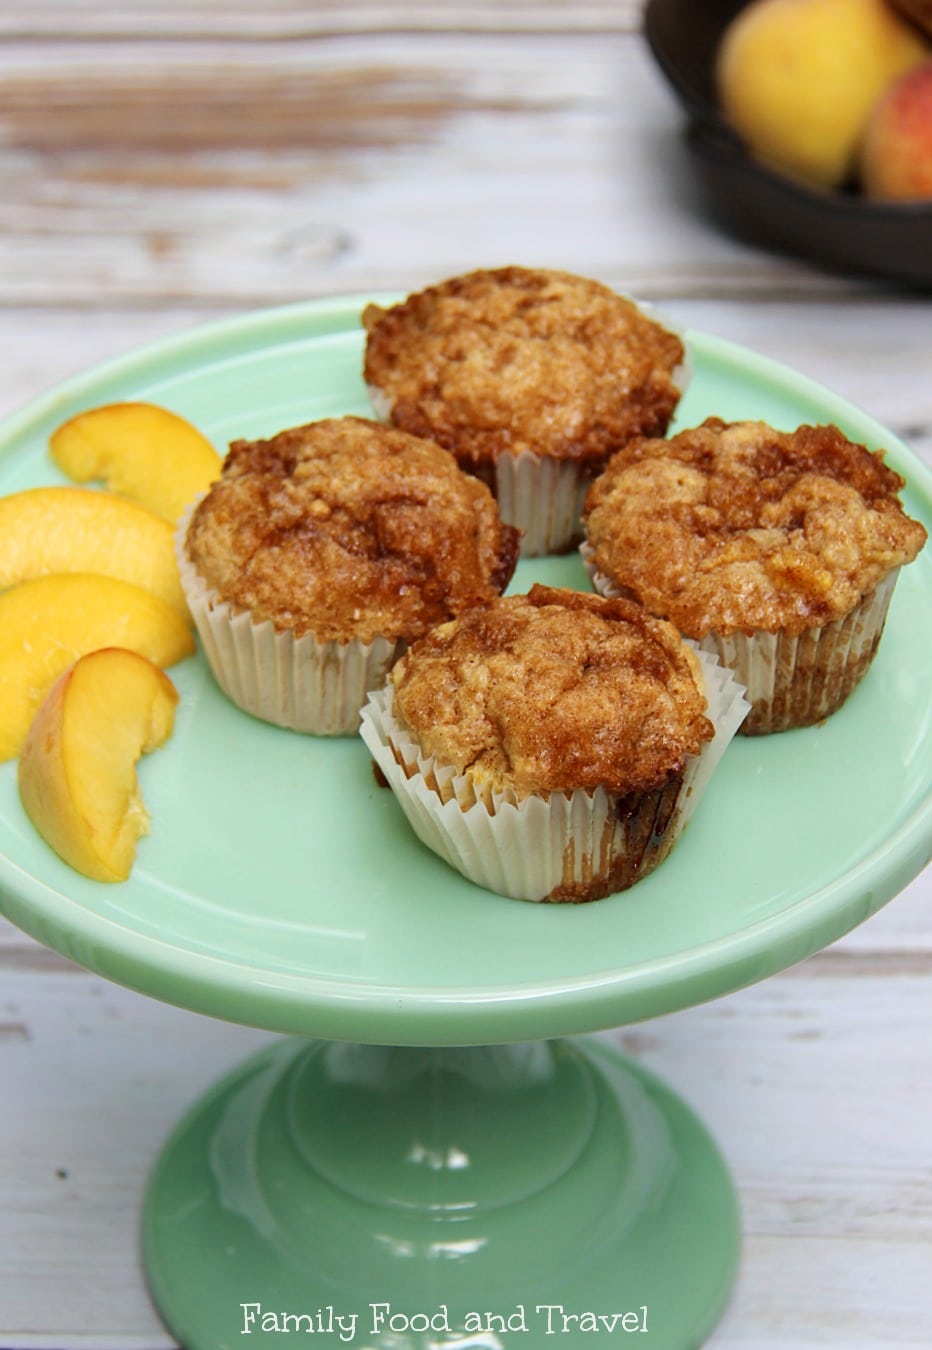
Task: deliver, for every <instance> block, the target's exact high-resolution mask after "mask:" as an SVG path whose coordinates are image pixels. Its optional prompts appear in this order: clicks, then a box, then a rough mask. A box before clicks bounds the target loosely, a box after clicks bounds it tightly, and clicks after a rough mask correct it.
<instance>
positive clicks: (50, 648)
mask: <svg viewBox="0 0 932 1350" xmlns="http://www.w3.org/2000/svg"><path fill="white" fill-rule="evenodd" d="M98 647H129V648H130V649H131V650H132V651H136V652H139V653H140V654H141V655H143V656H147V657H148V658H149V660H150V661H154V662H155V663H156V665H159V666H171V665H174V663H175V662H176V661H180V660H182V658H183V657H185V656H190V655H191V653H192V652H193V651H194V639H193V637H192V635H191V630H190V628H189V627H188V625H187V624H186V623H185V621H184V619H183V618H182V617H181V615H180V614H179V613H178V611H177V610H176V609H173V608H172V607H171V605H167V604H166V603H165V601H164V600H160V599H159V598H158V596H156V595H153V594H152V593H151V591H144V590H143V589H142V588H141V587H140V586H134V585H133V584H132V582H129V581H120V580H118V579H117V578H116V577H104V576H94V575H91V574H89V573H81V572H75V573H72V574H68V573H60V574H58V573H56V574H55V575H54V576H49V577H36V578H34V580H32V581H21V582H20V583H19V585H18V586H11V587H10V589H9V590H8V591H4V592H3V593H2V594H0V760H6V759H13V758H14V756H16V755H18V754H19V752H20V749H21V747H22V744H23V741H24V740H25V737H26V732H27V731H28V730H29V724H30V722H31V721H32V719H33V717H34V716H35V714H36V710H37V709H38V707H39V705H40V703H41V702H42V700H43V699H44V698H45V696H46V694H47V693H48V691H49V689H50V688H51V687H52V685H53V684H54V683H55V681H56V680H57V679H58V677H59V675H61V674H62V673H63V671H65V670H67V668H68V666H70V665H71V663H72V662H73V661H75V660H77V658H78V657H79V656H84V655H85V653H87V652H92V651H94V650H96V649H97V648H98Z"/></svg>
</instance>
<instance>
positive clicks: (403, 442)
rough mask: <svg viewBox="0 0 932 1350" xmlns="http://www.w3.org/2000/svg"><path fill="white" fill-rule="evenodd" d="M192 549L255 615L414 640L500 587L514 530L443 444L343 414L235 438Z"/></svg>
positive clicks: (318, 632)
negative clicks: (266, 436)
mask: <svg viewBox="0 0 932 1350" xmlns="http://www.w3.org/2000/svg"><path fill="white" fill-rule="evenodd" d="M187 551H188V553H189V555H190V558H191V560H192V562H193V563H194V565H195V567H196V568H197V569H198V571H199V572H200V574H201V575H202V576H203V578H204V579H205V581H206V582H207V583H208V585H209V586H211V587H212V588H213V590H214V591H215V592H216V593H217V595H218V597H219V598H220V599H221V600H223V601H226V602H227V603H229V604H231V605H232V606H234V607H235V608H237V609H240V610H244V611H248V612H249V613H250V614H251V615H252V617H253V619H254V620H255V621H256V622H261V621H263V620H270V621H271V622H272V623H273V624H274V625H275V627H276V628H277V629H289V630H291V631H293V632H294V633H295V634H296V635H298V636H300V635H301V634H303V633H308V632H310V633H313V634H314V636H315V637H316V638H317V639H318V640H320V641H328V640H329V641H335V642H349V641H351V640H357V641H361V642H371V641H373V640H374V639H375V638H377V637H389V638H393V639H396V638H400V639H403V640H405V641H410V640H411V639H412V638H415V637H418V636H419V635H420V634H421V633H423V632H426V631H427V629H428V628H430V627H432V626H433V625H434V624H437V623H442V622H444V621H445V620H447V619H449V618H451V617H453V616H454V615H456V614H459V613H460V612H461V610H463V609H466V608H468V607H469V606H470V605H474V604H478V603H482V602H485V601H488V600H491V599H492V598H493V597H494V596H496V595H498V594H499V593H500V592H501V591H502V590H503V589H504V587H505V586H506V585H507V584H508V581H509V580H510V578H511V574H512V572H513V570H514V566H515V562H516V560H517V536H516V532H515V531H514V530H513V529H512V528H511V527H509V526H506V525H503V524H502V522H501V519H500V517H499V514H498V509H497V507H496V505H495V502H494V500H493V498H492V496H491V494H490V493H489V491H488V490H487V489H486V488H485V487H484V486H483V485H482V484H481V483H478V482H477V481H476V480H475V479H473V478H471V477H469V476H468V475H466V474H463V473H461V472H460V471H458V470H457V468H456V465H455V464H453V463H451V461H450V457H449V455H447V454H445V453H444V452H443V451H442V450H440V449H439V447H437V446H436V445H433V444H431V443H430V442H428V441H424V440H421V439H418V438H415V437H413V436H409V435H407V434H405V433H404V432H400V431H396V430H393V429H392V428H389V427H385V426H383V425H382V424H381V423H378V422H373V421H368V420H366V419H364V418H356V417H344V418H333V419H328V420H324V421H320V422H312V423H310V424H309V425H307V426H302V427H295V428H293V429H290V430H288V431H283V432H281V433H280V434H279V435H277V436H275V437H273V438H272V439H271V440H265V441H234V442H233V444H232V445H231V447H230V451H229V454H228V455H227V458H226V461H225V463H224V469H223V475H222V477H221V478H220V480H219V481H218V482H217V483H216V484H215V485H214V487H213V488H212V489H211V490H210V492H209V493H208V494H207V496H206V497H205V498H204V500H203V501H202V502H201V503H200V504H199V506H198V507H197V509H196V510H195V512H194V515H193V517H192V519H191V523H190V527H189V529H188V533H187Z"/></svg>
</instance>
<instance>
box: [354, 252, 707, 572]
mask: <svg viewBox="0 0 932 1350" xmlns="http://www.w3.org/2000/svg"><path fill="white" fill-rule="evenodd" d="M363 324H364V326H365V328H366V331H367V340H366V355H365V378H366V382H367V384H368V386H369V389H370V393H371V395H372V399H373V406H374V407H375V408H376V411H377V412H378V413H379V415H381V416H384V417H386V418H387V419H388V420H390V421H391V422H392V423H393V424H394V425H395V426H397V427H400V428H402V429H403V430H404V431H408V432H411V433H412V434H413V435H415V436H427V437H430V439H432V440H435V441H437V442H438V443H439V444H440V445H442V446H444V447H445V448H446V449H447V450H449V451H450V452H451V453H452V454H453V455H455V457H456V460H457V462H458V463H459V465H460V466H461V467H462V468H463V469H466V470H467V471H468V472H469V473H472V474H475V475H476V476H477V477H479V478H481V479H482V480H483V481H484V482H486V483H488V485H489V487H490V488H491V489H492V491H493V493H494V494H495V496H496V498H497V500H498V503H499V507H500V510H501V513H502V517H503V519H504V520H506V521H508V522H509V523H510V524H512V525H516V526H517V527H518V528H519V529H520V530H521V531H522V532H523V539H522V545H521V551H522V553H523V554H524V555H526V556H534V555H539V554H543V553H552V552H561V551H565V550H566V549H568V548H570V547H571V546H572V545H573V543H574V542H577V541H578V539H579V537H580V523H579V518H580V511H581V509H582V502H583V498H584V496H585V490H586V487H587V485H588V482H589V480H590V479H591V478H592V477H594V475H595V474H596V473H598V472H599V470H600V469H601V468H602V466H603V465H604V464H605V463H606V461H607V460H608V459H609V457H610V456H611V455H612V454H613V452H614V451H615V450H617V449H618V448H619V447H620V446H622V445H624V444H625V442H626V441H628V440H630V438H631V437H632V436H636V435H644V436H662V435H663V434H664V432H665V431H666V429H667V426H668V424H669V422H670V419H671V417H672V416H673V412H674V410H675V408H676V405H677V402H678V400H679V397H680V394H681V392H682V390H683V388H684V386H685V373H684V371H685V367H684V361H685V351H684V347H683V343H682V342H681V340H680V338H679V337H678V336H677V335H676V334H674V333H671V332H668V331H667V330H666V329H665V328H663V327H662V326H661V325H660V324H659V323H656V322H655V321H654V320H652V319H651V318H649V317H648V316H647V314H645V313H644V312H643V311H642V310H641V309H640V308H638V306H637V305H636V304H634V303H633V301H631V300H628V299H625V298H623V297H622V296H620V295H616V294H615V293H614V292H613V291H611V290H609V289H608V287H607V286H602V285H600V284H599V283H598V282H595V281H589V280H586V279H585V278H583V277H576V276H571V275H569V274H567V273H565V272H554V271H542V270H532V269H529V268H524V267H504V268H500V269H498V270H495V271H478V272H471V273H469V274H468V275H466V276H461V277H454V278H453V279H452V280H449V281H445V282H443V283H441V284H440V285H437V286H432V287H430V288H429V289H427V290H424V291H421V292H419V293H418V294H415V295H411V296H409V297H408V299H407V300H405V301H404V302H403V303H402V304H398V305H395V306H393V307H392V308H391V309H387V310H385V309H380V308H379V307H378V306H376V305H369V306H368V307H367V308H366V310H365V311H364V313H363Z"/></svg>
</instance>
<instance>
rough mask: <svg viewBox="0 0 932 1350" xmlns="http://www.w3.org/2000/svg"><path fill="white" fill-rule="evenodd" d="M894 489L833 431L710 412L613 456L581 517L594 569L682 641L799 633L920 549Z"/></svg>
mask: <svg viewBox="0 0 932 1350" xmlns="http://www.w3.org/2000/svg"><path fill="white" fill-rule="evenodd" d="M903 486H904V480H903V479H902V478H901V477H900V475H899V474H897V473H895V472H894V470H892V469H891V468H889V467H888V466H887V465H885V464H884V462H883V456H882V454H881V453H880V452H872V451H869V450H868V449H867V448H866V447H865V446H863V445H857V444H855V443H853V442H851V441H849V440H848V439H847V438H846V437H845V436H844V435H843V434H842V432H841V431H840V430H839V429H838V428H837V427H834V426H821V427H810V426H802V427H799V428H798V429H797V430H795V431H791V432H783V431H777V430H774V429H773V428H772V427H770V426H767V425H766V424H765V423H763V422H734V423H726V422H724V421H722V420H721V419H718V418H709V419H708V420H707V421H706V422H704V423H703V424H702V425H701V426H700V427H696V428H694V429H691V430H689V431H683V432H681V433H680V434H679V435H677V436H673V437H671V438H670V439H669V440H659V439H647V438H639V439H637V440H635V441H632V442H631V444H630V445H628V446H626V447H625V448H624V449H623V450H621V451H619V453H618V454H617V455H615V456H614V457H613V458H612V460H611V461H610V463H609V464H608V465H607V467H606V469H605V471H604V472H603V473H602V474H601V475H600V477H599V478H597V479H596V480H595V482H594V483H593V484H592V487H591V488H590V490H589V493H588V496H587V500H586V507H585V512H584V520H585V524H586V530H587V535H588V541H589V544H590V546H591V548H592V551H593V556H592V561H593V563H594V565H595V567H596V568H597V569H598V570H599V571H600V572H602V573H604V574H605V575H606V576H607V577H609V578H610V580H611V581H613V582H614V583H615V585H616V586H617V587H618V588H619V589H620V590H621V591H622V593H623V594H626V595H629V596H631V597H632V598H634V599H636V600H639V601H640V602H641V603H642V604H644V605H645V606H646V607H647V608H648V609H649V610H650V611H651V612H652V613H653V614H656V615H659V616H661V617H663V618H665V619H669V620H670V622H671V623H673V624H675V625H676V627H677V628H678V629H679V630H680V631H681V632H682V633H684V634H686V635H687V636H689V637H692V638H702V637H705V636H706V635H707V634H708V633H710V632H715V633H718V634H720V635H728V634H731V633H746V634H750V633H753V632H755V631H765V632H778V631H782V632H785V633H789V634H798V633H801V632H802V631H803V630H805V629H808V628H814V627H821V626H823V625H825V624H827V623H830V622H832V621H834V620H835V619H839V618H841V617H843V616H844V615H846V614H848V613H849V612H850V611H851V610H852V609H854V607H855V606H856V605H858V604H859V603H860V601H861V599H862V598H863V597H864V596H865V595H867V594H868V593H869V592H871V591H872V590H873V589H874V587H875V586H876V585H877V584H878V582H880V581H881V580H882V579H883V578H884V577H885V576H887V575H888V573H889V572H891V571H892V570H893V569H894V568H896V567H899V566H901V565H902V564H904V563H908V562H911V561H912V560H913V559H914V558H915V557H916V555H917V554H918V553H919V550H920V549H921V548H922V546H923V544H924V542H925V538H926V532H925V530H924V528H923V527H922V525H921V524H919V523H918V522H917V521H914V520H911V519H910V517H909V516H907V515H906V514H905V512H904V511H903V508H902V506H901V504H900V502H899V498H898V495H897V494H898V493H899V491H900V490H901V489H902V487H903Z"/></svg>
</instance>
